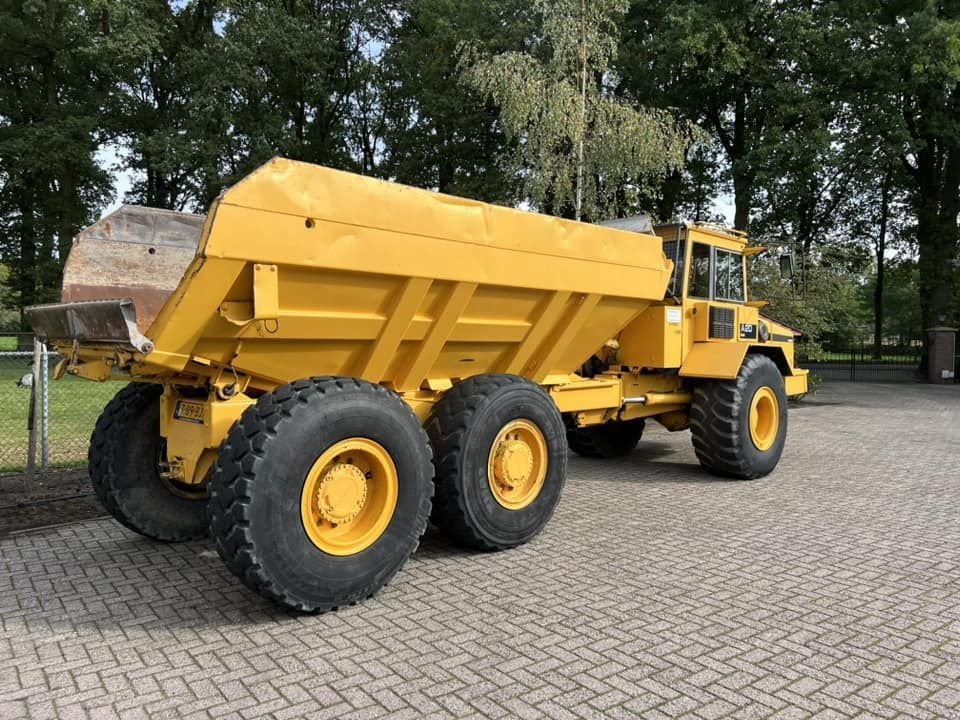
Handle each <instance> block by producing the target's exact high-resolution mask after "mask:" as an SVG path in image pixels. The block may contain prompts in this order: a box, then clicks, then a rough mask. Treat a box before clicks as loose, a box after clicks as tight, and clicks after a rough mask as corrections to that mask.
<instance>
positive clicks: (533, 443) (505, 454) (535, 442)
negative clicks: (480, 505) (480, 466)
mask: <svg viewBox="0 0 960 720" xmlns="http://www.w3.org/2000/svg"><path fill="white" fill-rule="evenodd" d="M546 476H547V441H546V438H544V436H543V432H541V430H540V428H539V427H537V425H536V423H534V422H533V421H531V420H527V419H525V418H519V419H517V420H511V421H510V422H508V423H507V424H506V425H504V426H503V427H502V428H501V429H500V432H499V433H497V436H496V438H494V440H493V444H492V445H491V446H490V456H489V459H488V461H487V482H488V484H489V486H490V491H491V492H492V493H493V497H494V499H495V500H496V501H497V502H498V503H499V504H500V505H502V506H503V507H505V508H507V509H508V510H522V509H523V508H525V507H527V506H528V505H530V504H531V503H532V502H533V501H534V500H536V499H537V496H538V495H539V494H540V489H541V488H542V487H543V482H544V479H545V478H546Z"/></svg>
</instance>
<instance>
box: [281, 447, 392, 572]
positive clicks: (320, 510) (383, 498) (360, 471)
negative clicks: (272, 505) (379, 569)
mask: <svg viewBox="0 0 960 720" xmlns="http://www.w3.org/2000/svg"><path fill="white" fill-rule="evenodd" d="M398 489H399V482H398V480H397V467H396V465H394V463H393V459H392V458H391V457H390V454H389V453H388V452H387V451H386V450H385V449H384V448H383V446H382V445H380V444H379V443H376V442H374V441H373V440H368V439H367V438H349V439H347V440H341V441H340V442H338V443H335V444H334V445H332V446H330V448H329V449H327V450H326V451H325V452H324V453H323V454H322V455H321V456H320V457H319V458H317V461H316V462H315V463H314V464H313V466H312V467H311V468H310V471H309V472H308V473H307V477H306V480H305V481H304V483H303V492H302V494H301V496H300V518H301V520H302V522H303V529H304V530H305V531H306V533H307V537H309V538H310V540H311V542H313V544H314V545H316V546H317V547H318V548H320V549H321V550H323V551H324V552H325V553H329V554H330V555H355V554H356V553H358V552H361V551H362V550H366V549H367V548H368V547H370V546H371V545H373V543H375V542H376V541H377V540H378V539H379V538H380V536H381V535H383V532H384V530H386V529H387V525H389V524H390V519H391V518H392V517H393V511H394V510H395V509H396V507H397V494H398Z"/></svg>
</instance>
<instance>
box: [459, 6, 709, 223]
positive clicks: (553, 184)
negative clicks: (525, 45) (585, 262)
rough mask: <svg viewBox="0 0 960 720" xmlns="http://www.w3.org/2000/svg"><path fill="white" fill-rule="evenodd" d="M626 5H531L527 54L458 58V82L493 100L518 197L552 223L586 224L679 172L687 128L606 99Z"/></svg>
mask: <svg viewBox="0 0 960 720" xmlns="http://www.w3.org/2000/svg"><path fill="white" fill-rule="evenodd" d="M626 7H627V2H626V0H537V2H536V8H537V9H538V10H539V12H540V14H541V16H542V22H541V27H540V28H539V31H538V32H537V33H536V34H535V39H534V40H533V42H532V46H531V48H530V49H529V51H526V52H505V53H500V54H498V55H495V56H493V57H483V56H481V55H479V54H478V53H477V52H476V51H475V50H473V51H471V50H468V51H467V52H466V53H465V55H464V63H463V64H464V70H463V78H464V81H465V82H466V83H467V84H468V85H469V86H470V87H472V88H474V89H476V90H477V91H478V92H480V93H481V94H482V95H483V96H484V97H488V98H490V99H492V100H493V102H494V103H496V105H497V106H498V107H499V108H500V119H501V122H502V123H503V126H504V129H505V131H506V133H507V135H508V137H513V138H516V140H517V152H516V155H515V158H514V160H515V162H516V167H517V169H518V172H519V173H520V175H521V177H523V179H524V182H523V192H524V196H525V198H526V199H529V201H530V202H532V203H533V204H534V205H536V206H538V207H540V208H543V209H545V210H548V211H550V212H552V213H553V214H558V215H559V214H569V215H571V216H573V217H574V218H576V219H578V220H579V219H581V218H583V217H587V218H590V219H592V220H597V219H601V218H603V217H604V216H609V215H611V214H615V213H616V212H617V211H620V210H623V209H624V208H625V207H627V206H629V205H631V204H634V205H635V204H636V201H637V199H638V197H639V196H643V195H647V194H649V190H650V188H649V185H650V182H651V181H652V180H654V179H659V178H660V177H662V176H663V175H664V174H666V173H667V172H669V171H671V170H673V169H676V168H678V167H680V166H681V164H682V162H683V159H684V153H685V151H686V150H687V148H688V147H689V146H690V145H691V143H692V141H693V139H694V137H693V135H694V133H693V131H692V128H690V127H688V126H685V125H683V124H680V123H678V122H677V121H676V120H675V119H674V118H673V116H672V115H670V114H669V113H668V112H666V111H664V110H656V109H642V108H638V107H636V106H635V105H633V104H630V103H628V102H625V101H624V100H623V99H622V98H619V97H617V96H615V95H614V94H613V92H612V91H611V77H610V76H611V60H612V59H613V57H614V54H615V52H616V38H617V33H618V29H617V24H618V22H620V21H621V20H622V17H623V13H624V12H625V10H626Z"/></svg>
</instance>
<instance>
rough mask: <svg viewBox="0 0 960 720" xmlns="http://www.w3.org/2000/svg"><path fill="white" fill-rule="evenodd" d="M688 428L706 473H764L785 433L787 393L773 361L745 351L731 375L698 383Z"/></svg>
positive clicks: (780, 448)
mask: <svg viewBox="0 0 960 720" xmlns="http://www.w3.org/2000/svg"><path fill="white" fill-rule="evenodd" d="M690 430H691V433H692V435H693V447H694V450H695V451H696V453H697V458H698V459H699V460H700V464H701V465H702V466H703V467H704V468H705V469H707V470H709V471H710V472H713V473H715V474H717V475H722V476H724V477H731V478H736V479H739V480H752V479H754V478H759V477H763V476H764V475H767V474H768V473H770V472H771V471H772V470H773V469H774V468H775V467H776V466H777V463H778V462H779V460H780V456H781V455H782V454H783V446H784V442H785V440H786V436H787V395H786V392H785V390H784V383H783V376H782V375H781V374H780V370H779V369H778V368H777V366H776V364H775V363H774V362H773V361H772V360H771V359H770V358H768V357H766V356H765V355H747V357H746V359H745V360H744V362H743V366H742V367H741V368H740V373H739V375H738V376H737V379H736V380H734V381H732V382H708V383H703V384H702V385H699V386H698V387H697V388H696V389H695V390H694V393H693V404H692V406H691V408H690Z"/></svg>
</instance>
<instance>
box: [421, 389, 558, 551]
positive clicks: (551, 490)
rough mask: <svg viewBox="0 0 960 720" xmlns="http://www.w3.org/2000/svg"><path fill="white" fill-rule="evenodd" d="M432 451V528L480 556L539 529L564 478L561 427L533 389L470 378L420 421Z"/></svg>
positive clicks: (551, 405)
mask: <svg viewBox="0 0 960 720" xmlns="http://www.w3.org/2000/svg"><path fill="white" fill-rule="evenodd" d="M426 428H427V434H428V435H429V436H430V443H431V444H432V445H433V455H434V466H435V468H436V485H437V491H436V497H435V500H434V509H433V521H434V523H435V524H436V525H437V526H438V527H439V528H440V529H441V530H442V531H443V532H444V533H445V534H446V535H447V536H448V537H449V538H451V539H452V540H454V541H455V542H457V543H459V544H461V545H465V546H467V547H472V548H478V549H481V550H501V549H505V548H511V547H515V546H517V545H522V544H523V543H525V542H527V541H529V540H530V539H532V538H533V537H534V536H536V535H537V533H539V532H540V531H541V530H542V529H543V527H544V526H545V525H546V524H547V521H549V519H550V517H551V516H552V515H553V511H554V509H555V508H556V506H557V502H558V501H559V500H560V492H561V490H562V489H563V483H564V479H565V477H566V472H567V447H566V441H565V438H564V433H565V430H564V426H563V420H562V418H561V417H560V412H559V411H558V410H557V406H556V405H555V404H554V402H553V400H551V399H550V397H549V396H548V395H547V394H546V393H545V392H544V391H543V390H542V389H541V388H540V387H539V386H537V385H535V384H534V383H532V382H530V381H529V380H525V379H523V378H520V377H517V376H515V375H477V376H474V377H472V378H469V379H467V380H464V381H463V382H461V383H458V384H457V385H455V386H454V387H453V388H452V389H450V390H448V391H447V393H446V394H445V395H444V396H443V397H442V398H441V399H440V402H438V403H437V404H436V406H435V407H434V409H433V411H432V412H431V414H430V417H429V418H428V419H427V424H426Z"/></svg>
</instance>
